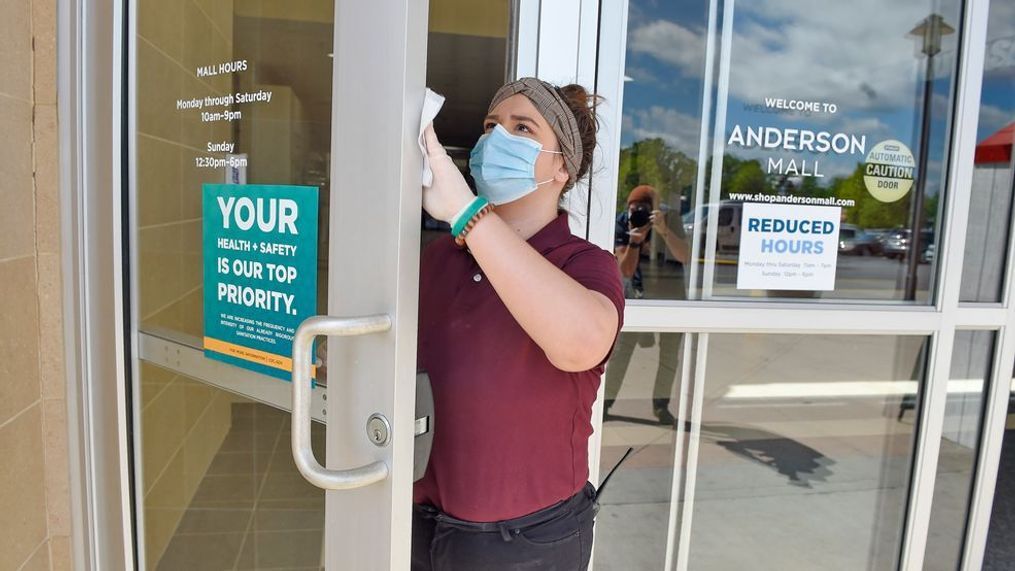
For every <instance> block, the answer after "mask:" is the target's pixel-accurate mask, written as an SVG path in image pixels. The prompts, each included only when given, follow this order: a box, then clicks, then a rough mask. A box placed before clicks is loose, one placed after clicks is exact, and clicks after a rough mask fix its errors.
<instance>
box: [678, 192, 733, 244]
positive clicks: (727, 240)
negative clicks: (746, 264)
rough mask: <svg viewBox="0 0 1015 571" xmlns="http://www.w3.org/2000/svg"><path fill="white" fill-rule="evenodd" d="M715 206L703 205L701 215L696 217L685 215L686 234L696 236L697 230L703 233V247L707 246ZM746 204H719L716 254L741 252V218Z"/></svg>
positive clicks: (728, 201) (690, 214)
mask: <svg viewBox="0 0 1015 571" xmlns="http://www.w3.org/2000/svg"><path fill="white" fill-rule="evenodd" d="M714 207H715V205H714V204H705V205H702V207H701V211H700V213H699V215H698V216H697V217H696V216H694V214H693V212H688V213H687V214H684V216H683V221H684V234H686V235H687V236H688V237H690V236H693V235H694V229H695V228H697V229H698V231H699V232H700V233H701V243H702V246H704V244H705V239H706V236H707V234H706V233H705V231H706V228H707V227H708V213H709V209H710V208H714ZM743 210H744V203H742V202H736V201H732V200H724V201H722V202H721V203H719V212H718V214H717V215H716V235H715V236H716V239H715V249H716V252H719V253H722V252H737V251H739V250H740V218H741V216H742V215H743Z"/></svg>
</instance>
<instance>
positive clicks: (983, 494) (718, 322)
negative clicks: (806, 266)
mask: <svg viewBox="0 0 1015 571" xmlns="http://www.w3.org/2000/svg"><path fill="white" fill-rule="evenodd" d="M717 2H718V0H711V2H710V11H709V13H710V19H709V21H710V26H709V30H708V39H707V40H706V53H707V54H708V55H706V66H707V67H706V74H705V81H706V82H708V85H706V86H705V87H704V90H705V97H704V99H703V104H702V117H703V118H704V120H703V123H702V127H701V142H700V144H699V146H700V149H704V145H708V144H710V143H709V139H708V136H707V131H708V130H709V128H710V127H712V126H713V125H710V124H708V123H709V119H710V116H709V115H710V113H711V109H710V108H709V99H710V91H711V79H712V73H711V71H712V69H713V66H714V65H715V63H716V62H718V63H719V64H721V63H722V61H723V59H722V58H723V57H724V56H723V54H718V55H717V56H716V54H714V53H713V52H714V50H715V45H716V44H717V42H718V37H719V30H717V29H716V28H715V20H714V11H715V5H716V3H717ZM729 3H732V2H729ZM988 4H989V0H967V1H966V2H965V3H964V6H963V11H962V23H961V25H960V30H961V36H960V48H959V57H960V59H959V67H958V72H957V76H956V79H955V80H953V90H954V91H953V93H954V99H953V109H952V114H951V116H950V125H949V127H950V130H949V135H950V146H949V148H948V158H947V161H948V170H947V179H946V183H945V184H946V186H945V202H944V212H943V216H941V220H940V223H941V224H942V225H943V232H942V235H943V248H942V251H941V252H940V261H939V263H938V268H937V271H938V275H937V276H936V279H935V282H936V284H935V285H936V289H935V291H934V292H933V294H932V295H931V301H932V302H933V303H932V304H931V305H891V304H890V303H882V302H866V301H860V302H834V303H821V304H817V303H812V302H802V303H787V302H774V303H773V302H763V303H759V302H756V301H748V300H744V301H731V300H716V301H709V300H707V298H708V296H705V297H706V300H704V301H701V300H699V301H683V300H674V301H665V300H653V301H647V300H628V306H627V310H626V312H625V319H624V321H625V323H624V329H623V330H624V331H625V332H685V333H694V334H697V338H698V339H697V354H696V355H694V356H693V357H694V361H695V363H693V364H692V363H690V362H689V360H690V358H691V357H692V354H691V350H690V344H689V343H685V347H684V359H683V361H682V367H681V369H682V371H681V389H680V398H681V399H682V400H681V404H680V410H681V411H685V410H686V408H685V406H687V403H684V402H683V399H684V395H685V394H686V393H685V389H686V387H687V386H688V385H689V383H692V382H693V383H694V386H695V392H694V396H695V400H694V402H692V403H689V406H690V407H691V423H692V432H691V434H690V438H689V443H688V450H687V452H688V454H689V458H688V470H687V473H686V474H685V473H682V470H680V469H679V467H680V459H681V458H682V454H683V450H682V449H681V446H682V441H683V436H684V427H683V424H682V423H678V433H677V435H676V438H675V445H674V446H675V450H674V458H675V464H674V475H673V493H671V497H670V502H671V517H670V524H669V525H670V529H669V532H670V533H669V534H668V542H667V543H668V545H667V548H666V552H667V555H666V563H665V566H664V568H665V569H680V570H684V569H687V563H688V561H687V554H688V552H689V543H688V542H689V540H690V526H691V525H693V523H692V522H691V521H690V517H689V515H690V513H691V510H693V495H694V477H695V474H694V459H695V456H696V452H697V446H698V434H697V430H696V427H697V424H696V422H697V421H699V420H700V412H701V402H700V398H699V397H700V395H701V394H702V391H701V390H700V389H701V387H702V383H703V382H704V378H705V374H706V371H705V356H707V349H708V336H709V334H710V333H771V334H794V333H796V334H799V333H822V334H833V335H853V334H876V335H925V336H928V337H929V338H930V344H929V349H930V351H929V356H928V361H927V363H928V365H927V373H926V377H925V380H924V383H923V385H922V391H921V394H920V402H919V412H920V415H919V424H918V426H917V427H916V444H915V450H914V460H913V466H912V473H911V485H910V489H909V498H908V502H907V508H906V510H907V513H906V517H905V523H904V532H903V539H902V550H901V553H900V555H899V567H900V568H901V569H906V570H918V569H921V568H922V566H923V557H924V551H925V548H926V542H927V533H928V527H929V523H930V512H931V507H932V503H933V494H934V483H935V479H936V472H937V463H938V455H939V450H940V439H941V434H942V428H943V423H944V410H945V400H946V398H947V392H946V391H947V383H948V380H949V379H948V376H949V372H950V371H949V369H950V366H951V358H952V348H953V345H954V338H955V332H956V331H960V330H967V329H991V330H995V331H996V332H997V335H998V338H997V339H998V340H997V343H998V345H997V347H998V350H996V351H995V352H994V363H993V371H992V374H991V379H992V380H993V382H991V383H990V384H989V385H988V387H989V391H990V393H989V395H987V397H986V398H988V406H987V412H986V417H985V418H984V419H983V426H984V430H983V440H982V443H981V446H980V450H979V461H978V468H977V471H976V474H975V485H974V489H973V496H972V497H973V500H972V505H971V506H970V518H969V522H970V523H969V527H968V529H967V533H966V537H965V549H964V553H963V569H975V568H978V567H979V565H980V562H981V561H982V558H983V549H984V546H985V544H986V532H987V527H989V515H990V503H991V501H992V498H993V488H994V482H995V480H996V472H997V464H998V460H999V455H1000V445H1001V439H1002V437H1003V429H1004V420H1005V416H1006V410H1007V403H1008V395H1009V387H1010V383H1009V382H998V381H1004V380H1006V379H1008V380H1010V378H1011V376H1012V371H1013V365H1015V334H1012V331H1013V329H1012V328H1013V327H1015V311H1012V310H1011V305H1010V303H1011V299H1012V297H1013V295H1015V287H1013V281H1015V278H1013V271H1012V262H1013V260H1015V232H1011V233H1010V234H1009V241H1008V244H1007V246H1008V255H1007V260H1008V265H1007V267H1006V268H1005V281H1004V284H1005V286H1004V290H1003V291H1004V295H1003V299H1002V302H1001V303H975V304H974V303H967V302H961V303H960V302H959V293H960V292H959V288H960V285H961V277H962V269H963V257H964V251H963V246H964V242H965V238H966V228H967V224H968V215H969V200H970V195H971V188H970V185H969V181H970V180H971V177H972V169H973V154H974V153H973V151H974V149H975V146H976V127H977V118H978V114H979V107H980V87H981V83H982V77H983V60H984V52H985V39H986V23H987V12H988ZM627 8H628V2H627V0H602V2H601V8H600V10H601V13H602V14H603V18H602V22H603V23H604V25H602V26H601V27H600V30H599V44H598V46H597V51H598V60H597V83H596V90H597V92H598V93H599V94H601V95H603V96H604V97H606V102H605V103H603V104H602V105H601V106H600V109H599V116H600V122H601V125H602V126H603V129H602V130H601V135H600V148H601V149H602V155H603V156H604V160H603V161H602V165H601V166H600V167H599V168H597V169H594V171H595V173H594V176H593V182H592V184H593V186H594V187H595V188H596V189H597V191H599V192H600V194H602V195H605V196H606V197H612V199H613V200H612V201H611V202H609V204H611V205H612V204H613V203H615V199H616V194H617V186H618V184H617V170H618V163H619V150H620V144H619V142H620V133H619V129H617V126H619V125H620V122H621V117H622V109H623V77H624V58H625V51H626V46H625V43H626V35H627V29H626V22H627ZM727 13H728V12H727ZM618 24H619V25H620V26H622V28H621V29H619V30H618V29H617V28H616V26H617V25H618ZM727 54H728V52H727ZM709 56H712V57H709ZM719 79H720V80H722V74H720V77H719ZM720 87H721V86H720ZM720 95H721V94H720ZM612 102H615V103H612ZM717 118H718V117H717ZM713 123H715V122H714V121H713ZM604 134H605V135H606V136H603V135H604ZM713 142H714V141H713ZM713 166H714V165H713ZM703 171H704V169H703V168H701V169H699V172H698V183H697V184H698V188H699V189H700V188H702V183H703V180H702V179H703V177H704V172H703ZM701 194H702V193H701V192H699V193H698V194H697V195H696V196H697V199H696V200H698V201H700V200H701V198H702V197H701ZM589 224H590V227H589V236H590V238H591V237H595V238H596V240H594V241H596V242H597V243H599V244H600V245H601V246H604V247H607V248H610V247H612V234H613V225H614V221H613V217H612V213H602V215H600V216H597V217H592V218H590V220H589ZM1013 224H1015V219H1013ZM710 227H714V224H711V225H710ZM699 241H700V236H699V234H698V233H695V236H694V240H693V242H694V244H693V246H692V247H695V246H696V247H698V248H700V244H698V242H699ZM708 243H710V244H711V243H713V240H708ZM696 269H697V265H694V266H692V274H694V276H693V277H692V284H690V287H692V288H694V287H695V286H696V283H695V282H694V278H695V277H696V276H697V271H696ZM707 273H708V271H707V268H706V274H707ZM706 277H707V276H706ZM702 285H703V286H704V287H705V288H707V285H708V284H707V281H706V283H704V284H702ZM816 324H821V326H820V327H818V326H816ZM601 397H602V395H600V398H601ZM600 404H601V403H599V402H598V401H597V406H599V405H600ZM593 419H594V421H593V424H594V435H593V439H595V440H596V441H597V442H599V441H601V438H602V420H601V417H600V415H594V416H593ZM597 457H598V454H597ZM680 488H683V490H684V494H685V496H684V499H685V503H684V507H683V510H684V517H682V518H680V525H679V529H678V525H677V511H678V507H677V498H678V497H679V495H678V493H677V491H678V489H680ZM674 543H676V545H674Z"/></svg>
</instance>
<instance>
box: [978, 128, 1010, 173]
mask: <svg viewBox="0 0 1015 571" xmlns="http://www.w3.org/2000/svg"><path fill="white" fill-rule="evenodd" d="M1013 140H1015V122H1012V123H1009V124H1008V125H1007V126H1005V127H1002V128H1001V129H1000V130H999V131H998V132H996V133H994V134H993V135H991V136H989V137H987V138H986V139H984V140H982V141H980V144H978V145H976V154H975V155H973V163H974V164H977V165H980V164H986V163H1010V162H1011V146H1012V141H1013Z"/></svg>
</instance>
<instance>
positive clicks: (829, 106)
mask: <svg viewBox="0 0 1015 571" xmlns="http://www.w3.org/2000/svg"><path fill="white" fill-rule="evenodd" d="M731 4H732V3H723V7H724V11H725V13H722V12H723V11H721V13H720V18H719V23H717V24H716V26H715V27H714V28H713V29H711V30H710V29H709V26H708V24H707V18H706V14H707V12H706V11H707V8H708V3H707V2H698V3H666V2H653V1H649V0H631V2H630V14H629V20H628V26H629V27H628V41H627V53H626V59H625V83H624V95H623V123H622V130H621V150H620V160H619V172H618V202H617V212H618V215H617V224H616V231H615V237H616V241H615V249H616V251H617V255H618V257H619V258H620V259H621V261H622V270H623V271H622V273H623V274H624V276H625V277H626V281H627V285H628V296H629V297H632V298H638V297H644V298H656V299H684V298H685V297H686V294H685V291H687V286H688V285H690V286H691V288H690V291H691V292H693V293H694V295H693V296H692V298H693V299H702V298H724V297H734V298H750V299H752V300H754V299H767V298H777V299H779V300H781V301H785V300H787V299H805V300H816V299H829V300H837V301H838V300H863V301H870V300H883V301H896V302H903V303H921V304H926V303H929V300H930V293H931V292H932V285H933V281H934V276H935V274H936V266H935V260H936V245H935V243H936V241H937V233H938V232H937V229H938V227H939V221H940V207H941V205H943V204H944V201H942V200H940V198H941V192H942V189H943V184H944V180H945V174H946V173H944V172H943V165H944V164H946V162H947V161H945V160H944V158H945V157H946V156H947V146H948V131H949V128H950V125H949V120H950V110H951V106H952V95H953V93H952V91H953V89H952V84H953V82H954V77H955V68H956V62H957V58H956V46H957V41H958V35H959V34H958V33H957V28H958V25H959V22H960V19H961V18H960V16H961V12H960V8H961V2H959V1H958V0H948V1H946V2H944V3H943V4H942V3H940V2H935V3H932V2H928V1H926V0H907V1H905V2H901V3H899V2H896V3H892V4H891V6H890V7H889V8H886V6H885V4H884V3H882V2H878V1H877V0H865V1H864V2H861V3H860V4H856V3H850V4H843V3H841V2H831V1H827V2H822V3H820V5H810V6H809V8H808V9H807V10H799V9H796V6H795V5H793V6H791V5H790V4H786V6H785V7H783V6H780V7H773V6H772V5H770V4H764V5H762V4H756V3H738V4H737V7H736V11H735V13H731V12H732V11H729V10H726V8H728V5H731ZM875 13H876V14H877V15H878V17H877V18H869V17H867V16H866V15H869V14H875ZM727 16H728V17H731V18H732V22H731V24H732V35H731V41H730V42H729V45H724V43H723V42H722V41H721V39H720V38H721V32H722V28H723V25H724V24H725V23H724V22H722V19H723V18H726V17H727ZM817 30H820V33H819V32H816V31H817ZM709 34H714V35H715V36H716V38H717V40H716V46H717V52H722V55H728V56H729V61H730V68H729V77H728V88H723V89H716V90H715V92H714V93H713V92H711V91H710V89H709V88H708V87H707V86H708V85H710V84H712V81H711V80H712V79H713V78H705V77H704V70H705V63H706V62H705V55H704V54H705V45H706V40H707V38H708V36H709ZM720 61H721V57H718V56H717V58H716V61H715V62H714V63H715V65H716V68H717V69H718V67H719V63H720ZM712 85H721V84H719V83H716V84H712ZM702 93H705V94H706V96H707V97H708V99H707V101H706V103H707V104H708V108H709V109H710V113H711V116H712V119H713V120H716V112H717V111H718V110H719V109H721V108H725V110H726V116H725V118H719V119H718V120H721V121H723V123H722V125H721V126H720V127H721V128H720V130H719V131H720V133H721V134H720V136H721V137H722V138H723V139H722V140H721V141H719V147H720V148H721V149H722V151H721V155H718V156H713V153H712V151H713V145H714V143H715V141H712V140H711V133H712V132H713V131H712V129H711V127H712V126H711V125H707V126H706V127H707V129H706V132H707V133H708V134H709V135H708V136H706V137H704V138H702V137H701V136H700V128H701V117H702V114H701V96H702ZM722 103H725V106H723V105H722ZM646 186H647V187H650V188H651V191H647V190H645V187H646ZM639 187H641V189H640V190H638V189H639ZM652 210H656V211H658V212H657V214H656V215H655V219H656V220H657V222H656V223H655V224H649V223H648V221H647V216H646V214H647V212H650V211H652ZM643 211H647V212H643ZM751 220H756V221H758V222H759V224H758V226H757V227H755V226H752V224H751ZM764 220H771V221H773V222H776V225H775V226H771V225H769V223H764V224H761V223H762V222H763V221H764ZM813 220H821V221H822V222H823V223H822V224H820V225H818V226H817V227H816V229H814V230H806V231H804V230H800V228H801V224H804V223H807V224H809V222H810V221H813ZM783 221H785V222H786V224H783ZM780 224H781V225H782V227H779V226H778V225H780ZM643 240H644V244H641V245H638V246H637V247H634V246H632V243H634V244H638V243H640V242H642V241H643ZM696 243H697V246H696V245H695V244H696ZM692 273H693V274H695V278H694V280H693V281H694V283H689V279H690V277H691V274H692Z"/></svg>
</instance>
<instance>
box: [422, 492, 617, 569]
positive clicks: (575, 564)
mask: <svg viewBox="0 0 1015 571" xmlns="http://www.w3.org/2000/svg"><path fill="white" fill-rule="evenodd" d="M598 511H599V503H598V502H597V501H596V491H595V488H594V487H593V486H592V484H591V483H586V484H585V487H584V488H582V489H581V490H580V491H579V492H578V493H577V494H575V495H573V496H571V497H570V498H568V499H566V500H563V501H560V502H557V503H556V504H554V505H552V506H550V507H547V508H543V509H541V510H539V511H536V512H533V513H531V514H528V515H524V516H521V517H518V518H514V519H509V520H504V521H498V522H489V523H485V522H484V523H477V522H469V521H464V520H460V519H456V518H453V517H451V516H449V515H447V514H445V513H442V512H440V511H438V510H437V509H436V508H434V507H433V506H427V505H420V504H415V505H413V511H412V571H459V570H468V571H473V570H480V569H481V570H484V571H499V570H508V569H527V570H529V569H533V570H546V571H549V570H556V571H585V569H587V568H588V565H589V559H590V558H591V557H592V528H593V525H594V523H595V521H594V519H595V515H596V512H598Z"/></svg>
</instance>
